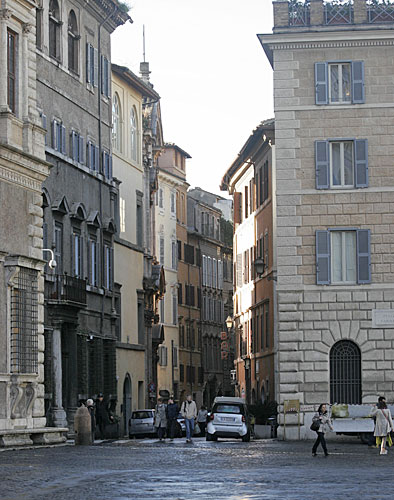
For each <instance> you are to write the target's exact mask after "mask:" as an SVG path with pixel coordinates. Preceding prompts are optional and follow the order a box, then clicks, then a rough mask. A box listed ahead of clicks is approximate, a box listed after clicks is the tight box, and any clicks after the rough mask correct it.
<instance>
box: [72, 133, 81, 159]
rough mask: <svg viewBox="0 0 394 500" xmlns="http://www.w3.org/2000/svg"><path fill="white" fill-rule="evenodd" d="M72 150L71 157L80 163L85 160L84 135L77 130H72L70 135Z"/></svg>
mask: <svg viewBox="0 0 394 500" xmlns="http://www.w3.org/2000/svg"><path fill="white" fill-rule="evenodd" d="M70 152H71V155H70V156H71V158H72V159H73V160H74V161H77V162H78V163H83V161H84V144H83V137H82V136H81V135H80V134H79V133H78V132H76V131H75V130H72V131H71V136H70Z"/></svg>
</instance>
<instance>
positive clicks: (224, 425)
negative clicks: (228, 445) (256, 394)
mask: <svg viewBox="0 0 394 500" xmlns="http://www.w3.org/2000/svg"><path fill="white" fill-rule="evenodd" d="M219 437H223V438H241V439H242V441H246V442H247V441H250V418H249V414H248V409H247V406H246V404H245V400H244V399H242V398H231V397H218V398H215V400H214V402H213V407H212V411H211V413H210V415H209V417H208V425H207V435H206V439H207V441H217V439H218V438H219Z"/></svg>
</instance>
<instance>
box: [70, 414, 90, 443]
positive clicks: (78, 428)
mask: <svg viewBox="0 0 394 500" xmlns="http://www.w3.org/2000/svg"><path fill="white" fill-rule="evenodd" d="M74 432H75V442H74V444H75V445H76V446H77V445H89V444H92V421H91V418H90V413H89V410H88V409H87V408H86V406H80V407H79V408H78V410H77V411H76V412H75V417H74Z"/></svg>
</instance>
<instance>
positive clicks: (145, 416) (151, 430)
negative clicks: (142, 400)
mask: <svg viewBox="0 0 394 500" xmlns="http://www.w3.org/2000/svg"><path fill="white" fill-rule="evenodd" d="M155 434H156V429H155V410H151V409H147V410H135V411H133V413H132V414H131V418H130V420H129V437H130V438H133V437H137V436H138V437H144V436H152V435H155Z"/></svg>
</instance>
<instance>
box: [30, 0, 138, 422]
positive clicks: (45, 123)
mask: <svg viewBox="0 0 394 500" xmlns="http://www.w3.org/2000/svg"><path fill="white" fill-rule="evenodd" d="M129 19H130V18H129V16H128V15H127V14H126V13H125V12H123V11H122V10H121V9H120V7H119V4H118V3H117V2H115V1H112V0H110V1H104V0H103V1H101V0H97V1H96V0H95V1H93V2H89V3H86V2H82V1H75V2H72V1H68V0H44V1H43V2H42V4H41V6H40V8H39V9H37V19H36V26H37V28H36V50H37V81H36V87H37V105H38V109H39V112H40V116H41V125H42V127H43V128H44V129H45V130H46V136H45V151H46V158H47V161H48V162H49V163H50V164H51V166H52V168H51V171H50V175H49V177H48V179H47V180H46V181H45V183H44V188H43V198H44V245H45V246H46V248H49V249H52V250H53V251H54V253H55V259H56V261H57V267H56V268H55V269H54V270H51V269H49V268H48V269H47V270H46V279H45V394H46V412H47V417H48V422H50V423H51V424H52V425H54V426H64V425H66V424H68V426H69V427H71V428H72V425H73V419H74V414H75V411H76V408H77V407H78V405H79V404H80V402H81V401H83V400H86V399H87V398H89V397H93V398H95V397H96V396H97V394H98V393H99V392H103V393H104V395H105V398H106V400H107V401H108V404H111V406H112V409H113V410H115V405H116V399H117V395H116V393H117V382H116V322H117V319H118V318H117V313H116V303H117V301H119V300H120V288H119V286H118V285H117V284H116V283H115V282H114V259H113V253H114V237H115V234H116V233H117V225H116V219H117V207H118V195H119V191H118V186H119V182H118V181H117V180H116V179H115V178H114V177H113V173H112V154H111V150H112V148H111V129H112V100H111V71H110V60H111V50H110V35H111V33H112V32H113V31H114V30H115V29H116V27H117V26H120V25H122V24H124V23H125V22H126V21H128V20H129Z"/></svg>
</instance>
